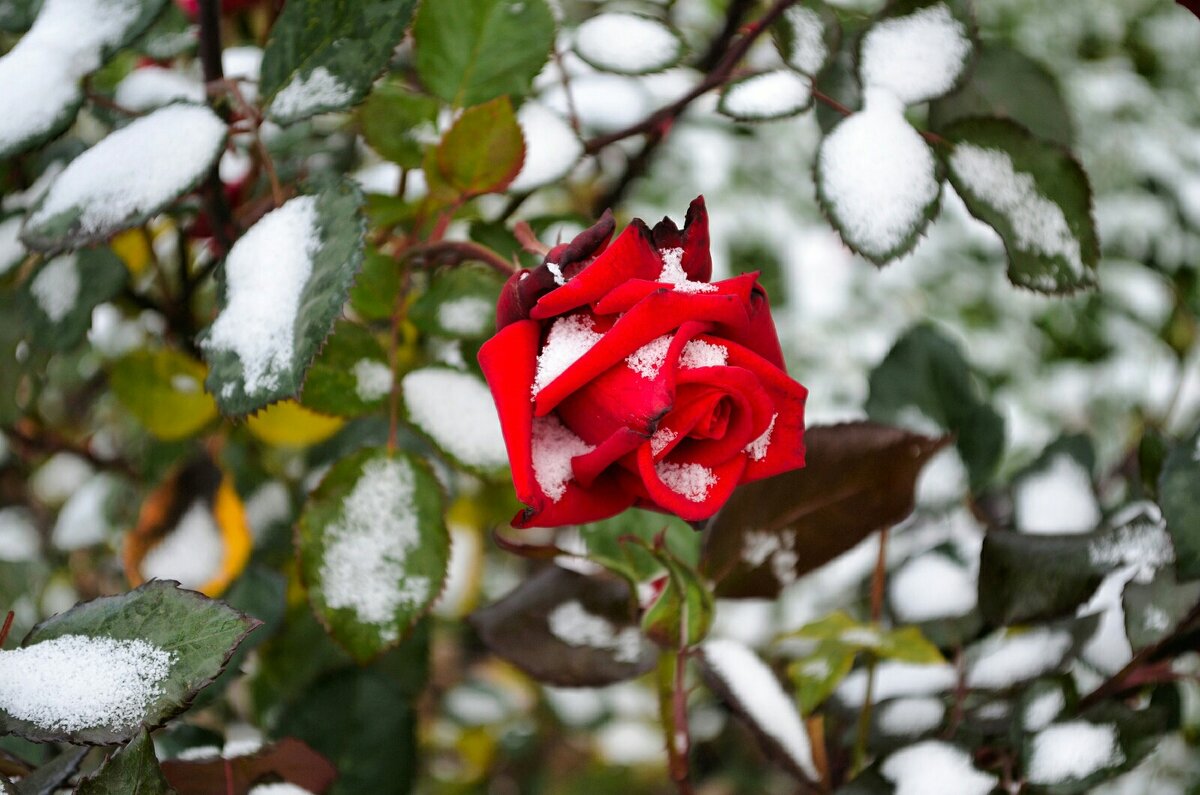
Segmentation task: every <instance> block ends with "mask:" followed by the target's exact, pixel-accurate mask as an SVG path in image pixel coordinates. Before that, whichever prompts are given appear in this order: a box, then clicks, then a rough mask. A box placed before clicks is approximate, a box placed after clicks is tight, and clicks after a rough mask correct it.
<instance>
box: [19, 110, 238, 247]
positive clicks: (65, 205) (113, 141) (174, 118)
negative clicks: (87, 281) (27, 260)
mask: <svg viewBox="0 0 1200 795" xmlns="http://www.w3.org/2000/svg"><path fill="white" fill-rule="evenodd" d="M225 135H226V127H225V122H223V121H221V119H220V118H219V117H218V116H217V115H216V114H215V113H213V112H212V111H211V110H209V109H208V108H206V107H203V106H200V105H186V104H178V105H168V106H167V107H165V108H161V109H159V110H157V111H155V112H154V113H151V114H150V115H148V116H143V117H141V118H139V119H137V120H135V121H133V122H131V123H130V124H129V125H128V126H125V127H122V128H121V129H119V130H117V131H116V132H114V133H112V134H111V135H109V136H108V137H106V138H104V139H103V140H101V141H100V143H98V144H96V145H95V146H93V147H92V148H91V149H89V150H87V151H86V152H84V153H83V154H82V155H80V156H79V157H77V158H75V159H74V160H72V161H71V162H70V163H69V164H68V165H67V167H66V169H64V170H63V172H62V174H60V175H59V177H58V178H57V179H56V180H55V181H54V183H53V184H52V185H51V186H50V190H49V191H47V193H46V195H45V197H44V198H43V199H42V200H41V201H40V202H38V204H37V205H36V206H35V207H34V208H33V210H32V211H31V213H30V215H29V218H28V219H27V220H26V222H25V228H24V230H23V231H22V233H21V238H22V240H24V241H25V243H26V244H27V245H28V246H29V247H30V248H34V249H38V250H40V251H46V252H50V253H53V252H57V251H62V250H64V249H73V248H78V247H79V246H82V245H86V244H88V243H95V242H99V241H102V240H105V239H107V238H109V237H111V236H112V235H113V234H115V233H116V232H120V231H121V230H123V229H129V228H132V227H134V226H138V225H139V224H141V223H142V222H144V221H146V220H147V219H148V218H150V217H151V216H153V215H155V214H156V213H158V212H160V211H161V210H163V209H164V208H165V207H167V206H168V205H170V204H171V203H172V202H173V201H175V200H176V199H177V198H179V197H180V196H182V195H183V194H185V193H187V192H188V191H190V190H192V189H193V188H194V187H196V185H198V184H199V183H200V181H201V180H202V179H203V178H204V175H205V174H207V173H208V171H209V169H210V168H211V167H212V164H213V163H214V162H216V160H217V157H218V156H219V155H220V154H221V152H222V150H223V149H224V147H225Z"/></svg>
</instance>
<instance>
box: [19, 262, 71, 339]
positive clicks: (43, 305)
mask: <svg viewBox="0 0 1200 795" xmlns="http://www.w3.org/2000/svg"><path fill="white" fill-rule="evenodd" d="M80 281H81V280H80V277H79V263H78V262H76V260H75V255H74V254H64V255H62V256H61V257H55V258H54V259H52V260H50V261H49V262H47V263H46V264H45V265H44V266H42V269H41V270H39V271H38V272H37V275H36V276H34V277H33V281H32V282H30V284H29V292H31V293H32V294H33V298H34V300H35V301H36V302H37V306H38V309H40V310H42V313H43V314H44V315H45V316H46V317H48V318H50V322H51V323H61V322H62V320H63V318H65V317H66V316H67V315H69V314H71V310H72V309H74V308H75V304H76V303H77V302H78V301H79V288H80V286H81V284H80Z"/></svg>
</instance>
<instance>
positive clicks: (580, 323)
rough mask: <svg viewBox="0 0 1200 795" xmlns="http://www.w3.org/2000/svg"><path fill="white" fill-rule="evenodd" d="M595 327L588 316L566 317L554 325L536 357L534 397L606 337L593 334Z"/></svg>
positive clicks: (559, 319)
mask: <svg viewBox="0 0 1200 795" xmlns="http://www.w3.org/2000/svg"><path fill="white" fill-rule="evenodd" d="M593 325H594V323H593V322H592V319H591V318H590V317H588V316H586V315H567V316H566V317H560V318H558V319H557V320H555V321H554V325H553V326H551V327H550V333H549V334H548V335H547V336H546V344H545V345H544V346H543V347H542V351H541V353H539V354H538V357H537V373H536V375H535V376H534V379H533V394H534V396H536V395H537V393H538V392H541V391H542V390H543V389H544V388H545V387H546V385H547V384H549V383H550V382H551V381H553V380H554V379H555V378H558V377H559V376H560V375H562V374H563V373H564V372H565V371H566V369H567V368H568V367H570V366H571V365H573V364H575V362H576V361H578V360H579V359H580V358H582V357H583V355H584V354H585V353H587V352H588V351H589V350H591V349H592V346H593V345H595V344H596V343H597V342H599V341H600V338H601V337H602V336H603V335H602V334H600V333H598V332H595V331H592V327H593Z"/></svg>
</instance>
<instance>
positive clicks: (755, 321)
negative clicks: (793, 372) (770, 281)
mask: <svg viewBox="0 0 1200 795" xmlns="http://www.w3.org/2000/svg"><path fill="white" fill-rule="evenodd" d="M744 275H745V276H751V277H753V278H754V279H755V280H757V278H758V274H757V273H748V274H744ZM727 281H733V280H732V279H729V280H727ZM718 284H724V282H718ZM748 306H749V315H750V322H749V323H747V324H741V325H732V326H726V327H722V328H721V329H720V331H719V332H718V333H717V336H719V337H724V338H725V339H728V340H730V341H732V342H736V343H738V344H739V345H744V346H745V347H747V348H749V349H750V350H752V351H754V352H755V353H757V354H758V355H759V356H762V357H763V358H765V359H766V360H767V361H769V362H770V363H771V364H773V365H775V366H776V367H778V368H779V369H781V370H782V369H785V365H784V363H783V350H782V349H781V348H780V347H779V334H778V333H777V332H776V331H775V321H774V320H772V319H771V304H770V302H769V301H768V300H767V291H766V290H764V289H763V288H762V285H760V284H755V285H754V289H753V290H752V291H751V293H750V296H749V300H748Z"/></svg>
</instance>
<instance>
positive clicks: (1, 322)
mask: <svg viewBox="0 0 1200 795" xmlns="http://www.w3.org/2000/svg"><path fill="white" fill-rule="evenodd" d="M27 306H28V301H27V299H26V294H25V292H24V290H22V289H21V288H19V287H5V288H0V422H3V423H6V424H7V423H11V422H16V421H17V420H18V419H20V418H21V416H22V414H23V409H22V406H21V401H20V389H21V382H22V380H23V379H24V377H25V374H26V372H28V371H29V370H30V368H31V367H34V366H36V364H35V362H34V361H24V362H23V361H21V360H20V359H18V358H17V350H18V349H19V348H20V347H21V346H22V343H23V342H24V338H25V326H26V324H25V314H26V312H27V311H28V310H27ZM35 350H36V349H35ZM31 358H33V357H31Z"/></svg>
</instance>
